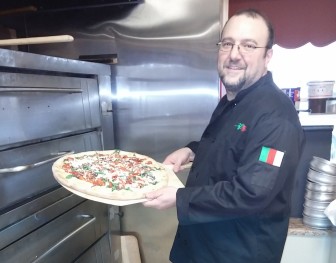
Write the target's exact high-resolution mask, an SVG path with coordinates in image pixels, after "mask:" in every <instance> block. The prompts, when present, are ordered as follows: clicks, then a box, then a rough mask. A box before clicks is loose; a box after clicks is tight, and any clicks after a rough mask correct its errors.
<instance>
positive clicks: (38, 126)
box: [0, 50, 121, 263]
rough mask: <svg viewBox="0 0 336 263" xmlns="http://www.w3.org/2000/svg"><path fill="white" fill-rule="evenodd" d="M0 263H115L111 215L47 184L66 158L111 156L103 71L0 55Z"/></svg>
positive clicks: (106, 72) (109, 209) (115, 222)
mask: <svg viewBox="0 0 336 263" xmlns="http://www.w3.org/2000/svg"><path fill="white" fill-rule="evenodd" d="M0 57H1V59H0V72H1V73H0V119H1V131H0V262H2V263H6V262H8V263H9V262H10V263H13V262H48V263H51V262H57V263H59V262H90V263H95V262H97V263H98V262H109V263H110V262H121V253H120V241H119V231H120V224H119V217H118V214H119V213H118V208H117V207H114V206H110V205H106V204H102V203H98V202H93V201H89V200H86V199H84V198H81V197H79V196H76V195H74V194H72V193H71V192H69V191H67V190H66V189H64V188H63V187H61V186H60V185H59V184H58V183H57V182H56V180H55V179H54V178H53V175H52V170H51V166H52V164H53V162H54V161H55V160H56V159H57V158H60V157H61V156H63V155H64V154H67V153H72V152H82V151H89V150H102V149H112V148H113V147H114V141H113V133H111V132H109V134H107V135H106V134H105V133H104V131H105V130H106V129H108V130H109V131H113V119H112V104H111V103H112V102H111V101H112V100H111V76H110V74H111V70H110V67H109V66H107V65H102V64H96V63H89V62H83V61H75V60H68V59H62V58H56V57H49V56H41V55H35V54H29V53H24V52H17V51H11V50H0Z"/></svg>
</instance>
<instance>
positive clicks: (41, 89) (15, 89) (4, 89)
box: [0, 87, 83, 93]
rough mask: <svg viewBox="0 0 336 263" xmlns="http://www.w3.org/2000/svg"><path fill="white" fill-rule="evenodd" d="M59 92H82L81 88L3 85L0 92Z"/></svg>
mask: <svg viewBox="0 0 336 263" xmlns="http://www.w3.org/2000/svg"><path fill="white" fill-rule="evenodd" d="M23 91H26V92H36V91H39V92H58V93H82V92H83V91H82V89H81V88H53V87H50V88H45V87H1V89H0V92H23Z"/></svg>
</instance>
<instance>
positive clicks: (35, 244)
mask: <svg viewBox="0 0 336 263" xmlns="http://www.w3.org/2000/svg"><path fill="white" fill-rule="evenodd" d="M73 196H74V195H70V196H69V197H66V198H64V199H62V200H60V201H59V202H60V203H55V204H53V205H52V206H62V203H63V204H64V205H65V206H66V205H67V203H68V201H69V199H71V198H73ZM75 198H77V197H75ZM47 210H48V211H49V212H51V211H55V209H54V208H52V207H50V208H49V209H47ZM56 210H59V208H57V209H56ZM48 211H44V210H42V211H40V212H37V213H35V214H34V217H36V218H37V219H38V218H41V219H42V218H43V217H47V216H48ZM107 220H108V210H107V205H105V204H101V203H97V202H92V201H85V199H82V202H81V203H79V204H78V205H77V206H76V207H75V208H73V209H71V210H68V211H66V212H65V213H64V214H61V215H60V216H58V217H57V218H56V219H54V220H52V221H50V222H48V223H46V224H45V225H43V226H42V227H40V228H38V229H37V230H35V231H33V232H31V233H30V234H28V235H26V236H24V237H22V238H21V239H20V240H18V241H16V242H15V243H13V244H10V245H8V246H7V247H5V248H4V249H2V250H1V251H0V262H34V263H38V262H48V263H53V262H54V263H59V262H73V261H74V260H75V259H76V258H78V257H80V256H81V254H82V253H84V252H85V251H86V250H87V249H88V248H89V247H90V246H92V245H93V244H94V243H95V242H96V240H98V239H99V238H101V237H102V236H103V235H104V234H106V233H108V229H107V228H108V225H107V224H106V222H107ZM21 224H24V222H21ZM107 251H108V252H109V250H107ZM93 262H94V261H93Z"/></svg>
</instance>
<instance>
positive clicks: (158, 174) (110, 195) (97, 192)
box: [52, 150, 169, 200]
mask: <svg viewBox="0 0 336 263" xmlns="http://www.w3.org/2000/svg"><path fill="white" fill-rule="evenodd" d="M114 152H115V150H111V151H89V152H82V153H77V154H71V155H66V156H63V157H61V158H60V159H58V160H57V161H56V162H55V163H54V164H53V166H52V171H53V174H54V177H55V179H56V180H57V181H58V182H59V183H60V184H61V185H63V186H66V187H67V188H69V189H73V190H75V191H78V192H81V193H83V194H87V195H90V196H95V197H99V198H104V199H111V200H137V199H143V198H145V194H146V193H148V192H152V191H155V190H158V189H161V188H163V187H165V186H167V185H168V176H169V173H168V172H167V170H166V169H165V167H164V166H163V165H162V164H160V163H158V162H156V161H155V160H154V159H152V158H150V157H148V156H145V155H141V154H137V153H134V152H125V151H119V153H120V154H121V155H126V156H129V157H134V156H135V157H138V158H144V159H146V160H148V161H151V162H152V163H153V165H154V166H156V167H158V166H159V167H161V168H162V169H160V170H157V171H153V172H152V175H154V176H155V178H156V180H157V182H158V183H157V184H155V185H152V184H150V185H146V186H144V187H143V188H137V189H133V190H125V189H122V190H113V191H112V189H111V188H107V187H106V186H94V185H93V184H92V183H90V182H87V181H83V180H80V179H78V178H76V177H72V178H70V179H67V176H68V173H67V172H65V171H64V170H63V168H62V166H63V164H64V160H65V159H66V158H69V157H82V156H86V155H93V154H96V153H98V154H104V155H109V154H112V153H114Z"/></svg>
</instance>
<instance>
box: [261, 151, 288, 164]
mask: <svg viewBox="0 0 336 263" xmlns="http://www.w3.org/2000/svg"><path fill="white" fill-rule="evenodd" d="M284 154H285V153H284V152H281V151H278V150H275V149H272V148H269V147H265V146H263V147H262V148H261V152H260V156H259V161H261V162H264V163H268V164H270V165H273V166H277V167H280V166H281V163H282V159H283V157H284Z"/></svg>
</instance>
